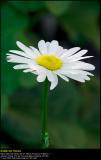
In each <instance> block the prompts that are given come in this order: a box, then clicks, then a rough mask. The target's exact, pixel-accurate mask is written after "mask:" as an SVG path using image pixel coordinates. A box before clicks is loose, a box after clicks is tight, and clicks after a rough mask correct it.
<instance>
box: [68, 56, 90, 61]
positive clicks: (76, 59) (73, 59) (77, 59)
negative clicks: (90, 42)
mask: <svg viewBox="0 0 101 160" xmlns="http://www.w3.org/2000/svg"><path fill="white" fill-rule="evenodd" d="M92 57H93V56H85V57H78V58H72V59H69V61H71V62H75V61H79V60H81V59H87V58H92Z"/></svg>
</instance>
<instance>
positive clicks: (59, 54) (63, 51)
mask: <svg viewBox="0 0 101 160" xmlns="http://www.w3.org/2000/svg"><path fill="white" fill-rule="evenodd" d="M57 52H58V53H57V56H59V57H61V56H62V55H63V54H64V53H66V52H67V49H63V47H62V48H60V50H59V51H57Z"/></svg>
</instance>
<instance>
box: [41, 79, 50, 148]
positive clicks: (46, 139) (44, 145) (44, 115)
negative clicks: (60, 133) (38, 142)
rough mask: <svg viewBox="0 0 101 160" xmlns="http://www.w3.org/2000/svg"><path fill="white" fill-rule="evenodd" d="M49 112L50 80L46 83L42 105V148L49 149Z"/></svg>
mask: <svg viewBox="0 0 101 160" xmlns="http://www.w3.org/2000/svg"><path fill="white" fill-rule="evenodd" d="M47 112H48V80H47V79H46V80H45V82H44V93H43V103H42V148H48V146H49V136H48V128H47V120H48V115H47Z"/></svg>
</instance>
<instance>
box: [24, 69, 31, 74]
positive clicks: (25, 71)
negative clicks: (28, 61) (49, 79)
mask: <svg viewBox="0 0 101 160" xmlns="http://www.w3.org/2000/svg"><path fill="white" fill-rule="evenodd" d="M32 71H33V70H32V69H25V70H23V72H24V73H28V72H32Z"/></svg>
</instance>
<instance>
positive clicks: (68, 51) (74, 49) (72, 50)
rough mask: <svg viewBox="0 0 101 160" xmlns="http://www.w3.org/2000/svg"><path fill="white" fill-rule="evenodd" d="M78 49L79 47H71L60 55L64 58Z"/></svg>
mask: <svg viewBox="0 0 101 160" xmlns="http://www.w3.org/2000/svg"><path fill="white" fill-rule="evenodd" d="M79 50H80V47H74V48H71V49H68V50H67V52H66V53H64V54H63V55H62V56H61V57H62V58H63V57H64V58H65V57H67V56H68V57H69V56H71V55H73V54H74V53H76V52H77V51H79Z"/></svg>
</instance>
